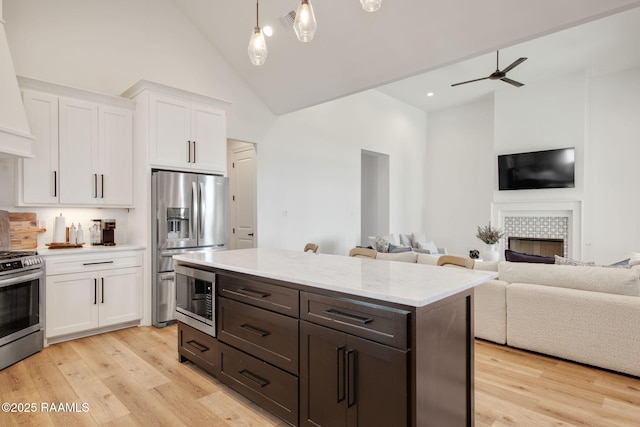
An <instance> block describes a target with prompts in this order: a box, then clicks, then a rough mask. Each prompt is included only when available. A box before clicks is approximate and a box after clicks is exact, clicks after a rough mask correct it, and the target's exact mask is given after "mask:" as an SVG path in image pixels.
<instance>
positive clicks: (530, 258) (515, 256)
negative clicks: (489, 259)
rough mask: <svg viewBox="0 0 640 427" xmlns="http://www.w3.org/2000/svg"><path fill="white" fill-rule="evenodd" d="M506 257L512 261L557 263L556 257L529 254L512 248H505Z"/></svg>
mask: <svg viewBox="0 0 640 427" xmlns="http://www.w3.org/2000/svg"><path fill="white" fill-rule="evenodd" d="M504 259H505V260H507V261H511V262H532V263H538V264H555V263H556V260H555V258H554V257H550V256H541V255H529V254H524V253H522V252H516V251H512V250H511V249H505V251H504Z"/></svg>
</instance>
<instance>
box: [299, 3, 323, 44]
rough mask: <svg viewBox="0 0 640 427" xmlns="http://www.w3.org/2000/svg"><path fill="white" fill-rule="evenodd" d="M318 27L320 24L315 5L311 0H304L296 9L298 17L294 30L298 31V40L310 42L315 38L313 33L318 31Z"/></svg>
mask: <svg viewBox="0 0 640 427" xmlns="http://www.w3.org/2000/svg"><path fill="white" fill-rule="evenodd" d="M317 28H318V24H317V22H316V17H315V16H314V14H313V7H312V6H311V4H310V3H309V0H302V3H300V6H299V7H298V10H297V11H296V19H295V21H294V22H293V30H294V31H295V32H296V36H298V40H300V41H301V42H305V43H306V42H310V41H311V40H313V35H314V34H315V33H316V29H317Z"/></svg>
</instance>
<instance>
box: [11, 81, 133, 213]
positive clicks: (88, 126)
mask: <svg viewBox="0 0 640 427" xmlns="http://www.w3.org/2000/svg"><path fill="white" fill-rule="evenodd" d="M19 81H20V83H21V86H22V87H23V100H24V104H25V109H26V110H27V118H28V120H29V125H30V126H31V129H33V130H34V131H33V133H34V136H35V140H34V144H33V145H34V149H35V152H36V157H35V158H34V159H23V160H21V167H20V169H19V176H18V180H17V181H18V183H19V184H20V185H19V189H18V194H19V198H18V199H19V200H18V203H19V204H20V205H67V206H102V207H118V206H131V205H133V105H134V104H133V103H132V102H131V101H129V100H126V99H121V98H117V97H111V96H107V95H101V94H94V93H91V92H86V91H81V90H78V89H72V88H67V87H64V86H59V85H55V84H51V83H44V82H39V81H36V80H32V79H25V78H19Z"/></svg>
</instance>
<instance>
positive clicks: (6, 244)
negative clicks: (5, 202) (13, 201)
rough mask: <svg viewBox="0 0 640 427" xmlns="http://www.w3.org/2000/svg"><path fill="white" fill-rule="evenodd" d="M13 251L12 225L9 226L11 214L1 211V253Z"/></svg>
mask: <svg viewBox="0 0 640 427" xmlns="http://www.w3.org/2000/svg"><path fill="white" fill-rule="evenodd" d="M9 249H11V225H10V224H9V212H7V211H0V251H8V250H9Z"/></svg>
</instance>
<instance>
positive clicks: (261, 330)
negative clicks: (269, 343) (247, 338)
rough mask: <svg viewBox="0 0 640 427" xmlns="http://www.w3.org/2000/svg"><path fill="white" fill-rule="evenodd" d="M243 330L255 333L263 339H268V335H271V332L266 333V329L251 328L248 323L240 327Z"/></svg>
mask: <svg viewBox="0 0 640 427" xmlns="http://www.w3.org/2000/svg"><path fill="white" fill-rule="evenodd" d="M240 327H241V328H242V329H246V330H247V331H249V332H251V333H254V334H256V335H260V336H261V337H266V336H267V335H271V332H269V331H265V330H264V329H260V328H256V327H255V326H251V325H249V324H248V323H245V324H243V325H240Z"/></svg>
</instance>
